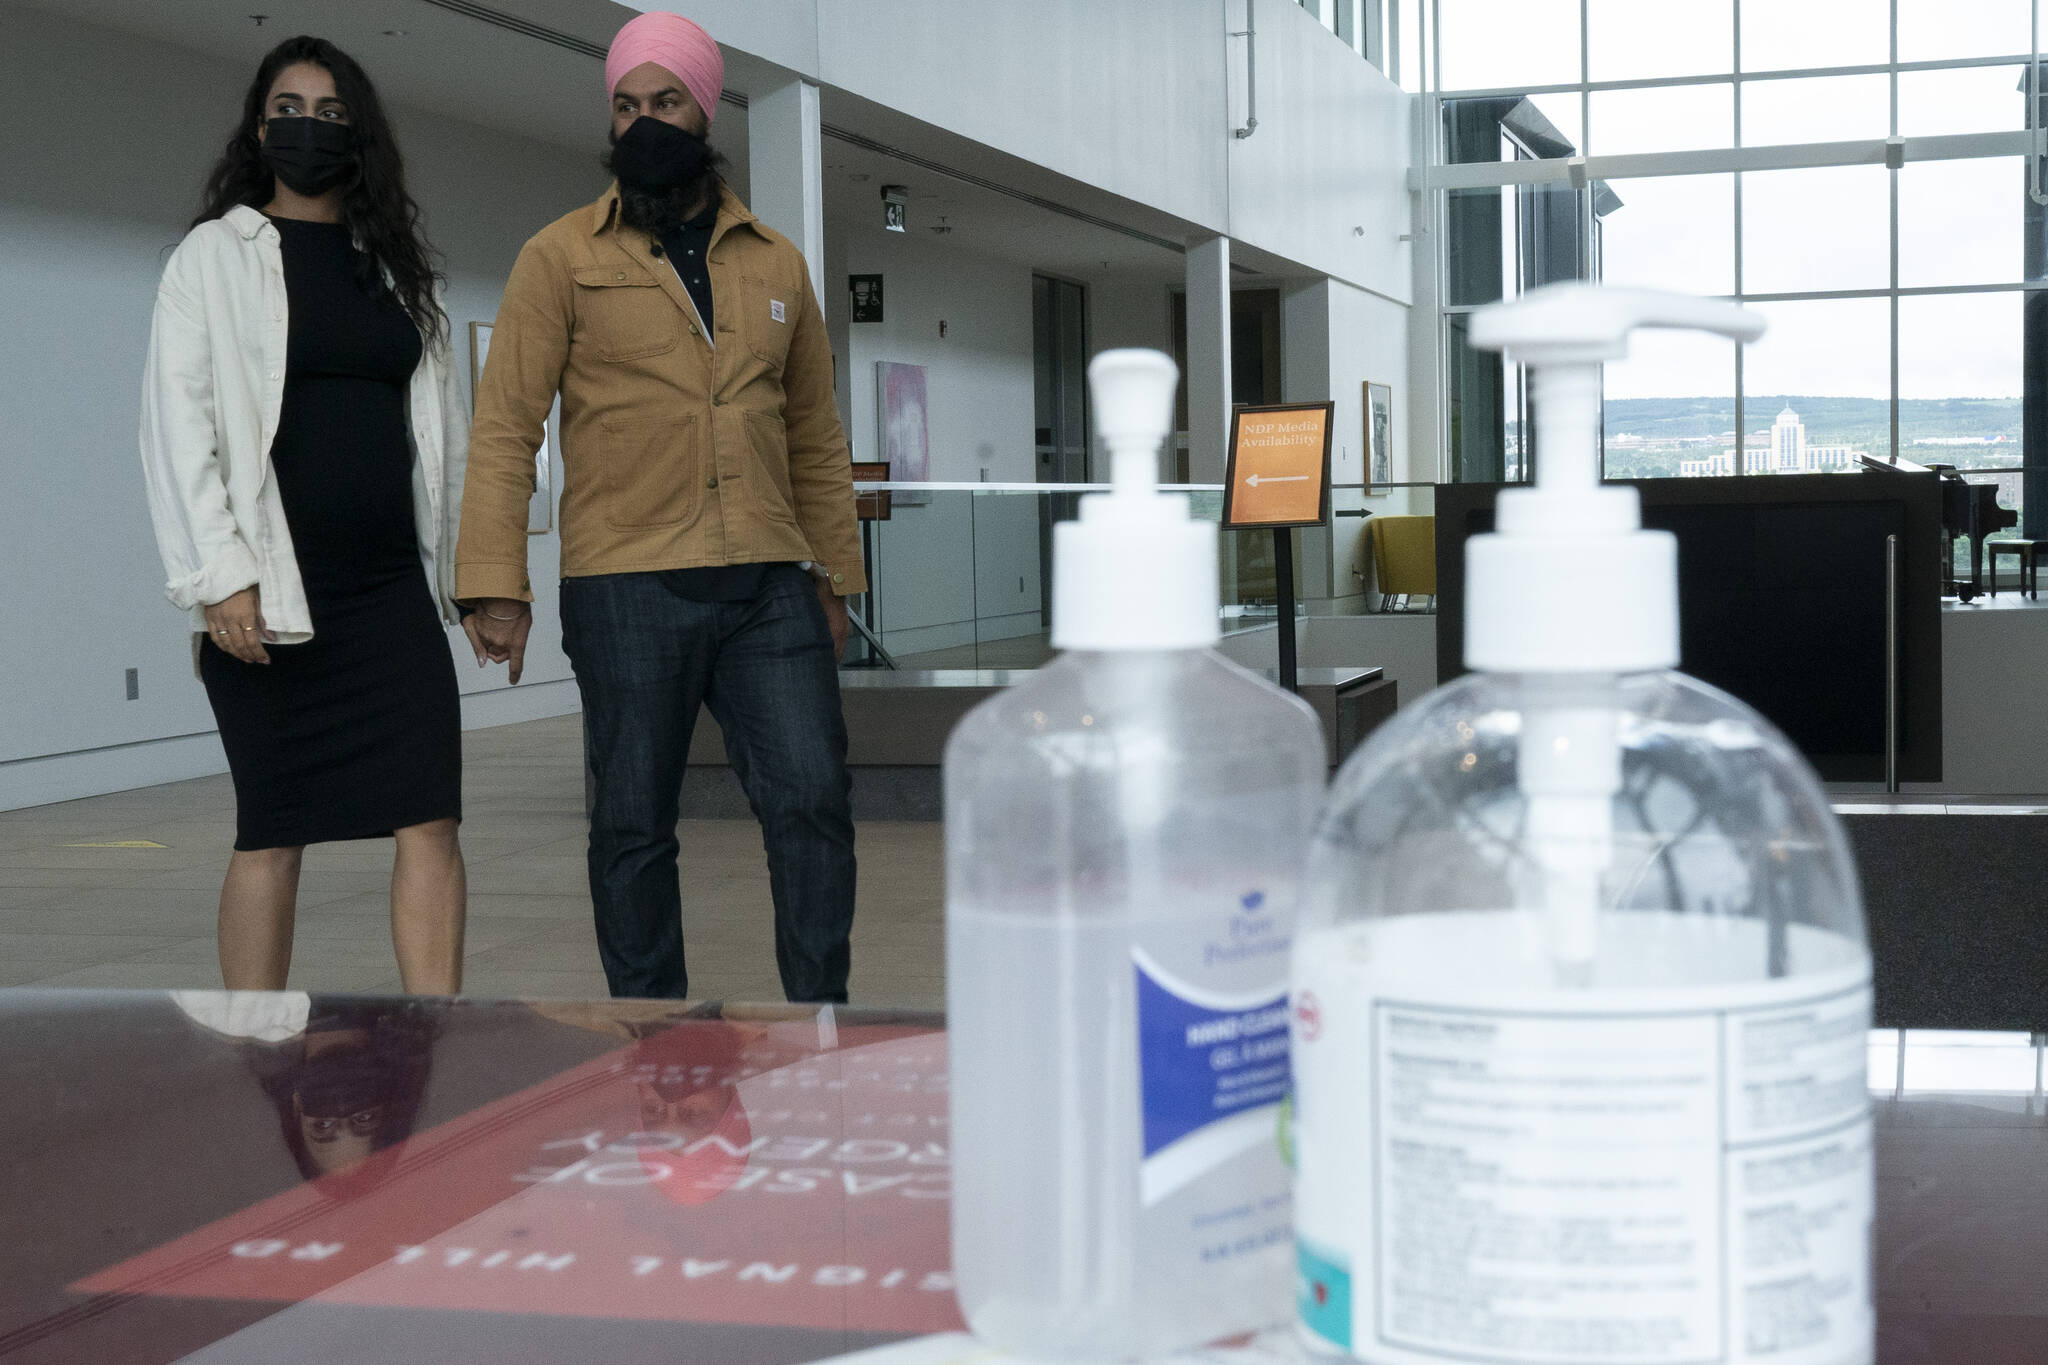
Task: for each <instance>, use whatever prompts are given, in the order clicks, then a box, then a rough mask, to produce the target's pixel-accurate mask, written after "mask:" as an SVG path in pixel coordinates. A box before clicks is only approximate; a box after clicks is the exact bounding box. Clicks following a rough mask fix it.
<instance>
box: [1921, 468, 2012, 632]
mask: <svg viewBox="0 0 2048 1365" xmlns="http://www.w3.org/2000/svg"><path fill="white" fill-rule="evenodd" d="M1927 468H1928V469H1931V470H1933V471H1934V472H1935V474H1936V475H1937V476H1939V477H1940V479H1941V541H1942V544H1941V549H1942V554H1941V595H1942V596H1943V597H1954V598H1958V599H1960V600H1962V601H1964V602H1968V601H1970V600H1971V599H1972V598H1974V597H1976V596H1977V594H1978V593H1981V592H1983V591H1984V539H1985V537H1987V536H1989V535H1990V534H1991V533H1992V532H1993V531H2003V530H2005V529H2006V528H2008V527H2011V526H2017V525H2019V523H2020V514H2019V513H2018V512H2015V511H2012V510H2011V509H2010V508H2005V507H2000V506H1999V505H1998V489H1997V487H1996V485H1993V484H1988V483H1969V482H1967V481H1966V480H1964V478H1963V476H1962V475H1961V474H1959V473H1957V472H1956V467H1955V466H1954V465H1946V464H1931V465H1928V466H1927ZM1957 536H1968V537H1969V538H1970V581H1969V582H1968V583H1958V582H1957V581H1956V554H1955V543H1956V537H1957Z"/></svg>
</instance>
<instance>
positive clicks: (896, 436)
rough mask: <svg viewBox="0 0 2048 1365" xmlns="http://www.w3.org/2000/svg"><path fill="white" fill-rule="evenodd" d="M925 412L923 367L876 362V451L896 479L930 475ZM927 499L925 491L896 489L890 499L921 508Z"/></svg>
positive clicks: (912, 479) (925, 478)
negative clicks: (910, 491)
mask: <svg viewBox="0 0 2048 1365" xmlns="http://www.w3.org/2000/svg"><path fill="white" fill-rule="evenodd" d="M925 412H926V392H925V371H924V366H922V365H902V364H898V363H897V362H896V361H893V360H878V361H876V362H875V421H876V425H877V426H878V427H879V428H880V430H879V431H877V432H876V436H877V438H878V439H877V441H876V445H877V446H878V447H879V448H880V449H879V450H878V452H877V453H878V454H879V455H880V456H881V457H882V462H883V463H885V464H887V465H888V466H889V468H890V469H891V470H892V471H894V472H893V475H892V477H893V478H894V479H896V480H897V481H899V482H902V483H926V482H929V481H930V479H931V477H932V447H931V432H930V427H929V425H928V424H927V422H926V420H925ZM930 498H931V494H929V493H903V492H899V493H897V494H896V496H895V498H894V501H895V502H896V503H897V504H898V505H900V506H904V507H922V506H924V505H925V503H926V502H927V501H928V500H929V499H930Z"/></svg>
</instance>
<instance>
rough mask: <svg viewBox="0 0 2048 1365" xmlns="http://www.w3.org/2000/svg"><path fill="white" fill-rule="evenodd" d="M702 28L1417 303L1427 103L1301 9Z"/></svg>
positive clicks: (1162, 1)
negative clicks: (1412, 199)
mask: <svg viewBox="0 0 2048 1365" xmlns="http://www.w3.org/2000/svg"><path fill="white" fill-rule="evenodd" d="M630 3H631V5H632V7H633V8H637V9H658V8H662V7H663V6H664V5H665V4H666V3H667V0H630ZM1248 6H1249V7H1250V8H1249V13H1250V14H1251V15H1252V17H1253V19H1254V20H1255V22H1256V25H1257V28H1258V39H1257V44H1256V51H1257V78H1256V79H1257V97H1258V118H1259V127H1258V130H1257V131H1256V132H1255V133H1254V134H1253V136H1251V137H1249V138H1245V139H1242V140H1240V139H1237V138H1233V137H1232V136H1231V130H1232V129H1233V128H1236V127H1238V126H1239V125H1240V124H1241V123H1242V121H1243V118H1244V102H1245V88H1244V80H1245V71H1246V51H1245V43H1244V40H1243V39H1241V38H1233V37H1231V36H1230V34H1231V33H1233V32H1236V31H1239V30H1242V29H1243V28H1244V27H1245V23H1246V16H1247V13H1248V8H1247V7H1248ZM691 17H692V18H694V19H696V20H697V21H698V22H700V23H702V24H703V25H704V26H705V27H706V28H708V29H709V30H710V31H711V32H712V33H713V34H715V35H716V36H717V37H718V39H719V41H720V42H721V43H723V44H725V45H726V47H727V48H728V50H729V51H732V50H736V51H738V52H741V53H744V54H747V55H748V56H749V57H758V58H761V59H763V60H765V61H768V62H772V63H775V64H777V65H780V66H783V67H787V68H788V69H790V70H792V71H796V72H799V73H801V74H803V75H806V76H809V77H810V78H812V79H814V80H817V81H819V82H821V83H822V84H824V85H826V86H829V87H836V88H837V89H838V90H841V91H844V92H846V93H848V94H851V95H854V96H857V97H859V98H860V99H863V100H867V101H871V102H872V103H874V104H876V105H879V106H881V107H882V108H884V109H887V110H892V111H896V112H897V113H900V114H902V115H906V116H908V117H909V118H911V119H915V120H918V121H920V122H922V123H925V124H929V125H931V126H932V127H935V128H941V129H945V130H946V131H947V132H948V133H951V134H955V135H957V136H959V137H962V138H965V139H968V140H970V141H972V142H976V143H980V144H982V145H983V146H985V147H988V148H992V149H994V150H995V151H997V152H999V153H1003V154H1005V155H1007V156H1011V157H1016V158H1018V159H1020V160H1022V161H1024V162H1027V163H1030V164H1032V165H1036V166H1042V167H1045V168H1047V169H1049V170H1052V171H1055V172H1057V173H1058V174H1060V175H1062V176H1066V177H1068V178H1070V179H1072V180H1074V181H1078V182H1080V183H1081V184H1084V185H1088V186H1093V187H1095V188H1098V189H1101V190H1104V191H1107V192H1109V193H1111V194H1114V195H1119V196H1121V197H1123V198H1125V199H1128V200H1131V201H1134V202H1135V203H1138V204H1142V205H1146V206H1148V207H1149V208H1152V209H1156V210H1160V211H1162V212H1164V213H1167V214H1170V215H1172V216H1174V217H1176V218H1179V219H1181V220H1183V222H1184V223H1186V224H1187V225H1189V226H1191V227H1194V228H1198V229H1201V230H1203V231H1206V232H1209V233H1218V234H1222V235H1224V236H1228V237H1230V238H1232V239H1233V240H1235V241H1238V242H1242V243H1245V244H1247V245H1249V246H1253V247H1257V248H1259V249H1261V250H1264V251H1268V252H1271V253H1273V254H1275V255H1279V256H1283V257H1286V258H1287V259H1289V260H1292V261H1296V262H1299V263H1300V264H1301V265H1303V266H1305V267H1307V268H1309V269H1312V270H1315V271H1319V272H1324V273H1328V274H1331V275H1335V276H1336V277H1338V278H1340V279H1344V280H1348V281H1349V282H1351V283H1353V284H1356V285H1359V286H1361V287H1364V288H1367V289H1371V290H1375V291H1377V292H1379V293H1382V294H1384V295H1386V296H1387V297H1389V298H1392V299H1397V300H1403V301H1405V300H1407V299H1408V298H1409V297H1410V290H1411V287H1412V286H1411V279H1410V264H1409V262H1410V256H1409V249H1408V244H1407V243H1404V242H1402V241H1401V240H1400V238H1401V236H1402V234H1404V233H1407V232H1408V231H1409V227H1408V214H1409V207H1408V203H1409V200H1408V193H1407V189H1406V174H1407V167H1408V146H1409V139H1410V119H1409V109H1410V105H1411V100H1410V99H1409V97H1408V96H1406V95H1403V94H1402V93H1401V91H1400V90H1399V88H1398V87H1397V86H1395V85H1394V84H1393V83H1392V82H1390V81H1388V80H1387V79H1386V78H1385V77H1384V76H1382V75H1381V74H1380V73H1379V72H1378V71H1377V70H1375V69H1373V68H1372V67H1371V66H1368V65H1367V64H1366V63H1365V62H1364V61H1363V60H1361V59H1360V58H1359V56H1358V55H1357V54H1356V53H1355V52H1353V51H1351V49H1350V48H1348V47H1346V46H1345V45H1344V44H1343V43H1341V42H1339V41H1338V40H1337V38H1336V37H1335V35H1333V34H1332V33H1330V31H1329V30H1327V29H1325V28H1324V27H1323V26H1322V25H1321V24H1319V23H1317V22H1316V20H1315V19H1314V17H1313V16H1311V15H1309V14H1308V13H1307V12H1305V11H1304V10H1302V8H1301V7H1300V6H1299V5H1298V4H1296V3H1294V0H1038V3H1034V4H1029V5H1014V4H1005V5H934V4H931V3H929V0H861V3H859V4H851V3H847V2H846V0H768V3H761V0H697V3H695V4H694V5H693V6H692V7H691ZM828 107H829V100H828ZM1304 202H1309V203H1313V204H1314V205H1315V209H1314V211H1313V212H1310V213H1304V212H1303V211H1302V208H1303V204H1304Z"/></svg>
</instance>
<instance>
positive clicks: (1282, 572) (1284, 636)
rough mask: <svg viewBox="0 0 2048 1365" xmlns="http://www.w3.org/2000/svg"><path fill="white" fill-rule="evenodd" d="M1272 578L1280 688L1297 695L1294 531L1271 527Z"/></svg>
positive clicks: (1285, 527)
mask: <svg viewBox="0 0 2048 1365" xmlns="http://www.w3.org/2000/svg"><path fill="white" fill-rule="evenodd" d="M1273 576H1274V578H1275V579H1276V580H1277V582H1276V590H1275V592H1274V594H1273V596H1274V600H1275V601H1277V602H1278V603H1279V604H1280V623H1279V624H1280V685H1281V686H1282V687H1284V688H1286V689H1287V690H1288V691H1289V692H1298V691H1299V690H1300V689H1299V688H1298V687H1297V686H1296V685H1295V684H1296V682H1297V681H1298V680H1299V670H1297V669H1296V668H1295V660H1294V528H1293V527H1291V526H1276V527H1274V528H1273Z"/></svg>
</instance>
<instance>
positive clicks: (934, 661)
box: [847, 483, 1434, 669]
mask: <svg viewBox="0 0 2048 1365" xmlns="http://www.w3.org/2000/svg"><path fill="white" fill-rule="evenodd" d="M1107 487H1108V486H1107V485H1106V484H1012V483H880V484H862V485H861V494H862V501H863V503H864V504H866V509H865V515H864V519H863V520H862V522H861V538H862V546H863V552H864V556H865V559H866V568H867V573H868V581H869V583H870V585H871V587H870V591H869V592H868V593H867V594H866V595H865V596H864V597H859V598H855V599H854V600H853V602H852V603H851V605H852V607H853V610H854V613H855V615H856V616H857V618H858V620H859V629H857V630H856V632H855V639H854V640H853V641H852V642H850V644H849V647H848V650H847V664H848V666H849V667H889V666H894V667H897V668H903V669H937V668H1035V667H1037V666H1038V665H1039V664H1041V663H1044V662H1045V661H1046V660H1047V659H1048V658H1050V657H1051V655H1052V647H1051V644H1050V639H1049V637H1050V631H1051V606H1052V530H1053V527H1054V526H1056V525H1058V524H1059V523H1060V522H1062V521H1068V520H1071V519H1073V518H1074V517H1076V516H1078V515H1079V509H1080V500H1081V497H1082V495H1083V494H1085V493H1089V492H1099V491H1106V490H1107ZM1169 487H1170V488H1172V489H1173V490H1175V491H1179V492H1184V493H1187V494H1188V495H1189V500H1190V502H1191V504H1192V507H1193V511H1194V514H1195V515H1196V516H1197V517H1200V518H1202V519H1204V520H1208V521H1219V520H1220V519H1221V517H1222V511H1223V489H1222V488H1221V487H1220V486H1219V485H1215V484H1180V485H1170V486H1169ZM1433 502H1434V499H1433V497H1432V495H1431V489H1430V488H1429V486H1428V485H1415V486H1401V487H1394V488H1381V489H1375V490H1372V492H1371V493H1370V494H1368V493H1367V491H1366V490H1365V489H1363V488H1360V487H1358V486H1355V485H1354V486H1350V487H1342V486H1340V487H1336V488H1333V489H1332V490H1331V507H1332V515H1331V518H1330V523H1329V524H1328V525H1326V526H1320V527H1307V528H1304V529H1302V530H1299V531H1296V532H1294V536H1295V551H1294V566H1295V568H1294V578H1295V602H1296V608H1297V611H1298V612H1299V614H1301V615H1303V616H1318V615H1333V614H1348V613H1354V612H1363V611H1367V610H1371V609H1372V608H1373V607H1375V606H1376V605H1378V604H1377V602H1376V601H1374V600H1372V599H1371V598H1370V597H1368V595H1367V594H1366V592H1365V584H1364V583H1363V582H1362V581H1361V579H1360V578H1359V576H1358V570H1359V569H1361V568H1363V567H1364V557H1363V555H1364V552H1363V548H1362V547H1363V541H1364V528H1365V525H1366V523H1367V521H1368V520H1369V519H1370V518H1371V517H1372V516H1373V515H1388V514H1393V513H1401V512H1409V513H1413V512H1421V513H1425V514H1426V513H1428V512H1430V511H1432V510H1433ZM1220 551H1221V553H1220V555H1219V571H1220V572H1219V582H1218V597H1219V599H1220V601H1221V603H1222V615H1223V620H1222V625H1223V628H1224V630H1226V631H1230V630H1242V629H1257V628H1259V627H1261V626H1269V625H1271V624H1272V622H1273V621H1274V620H1275V619H1276V617H1277V615H1278V610H1279V608H1278V601H1279V597H1280V593H1279V583H1278V578H1277V575H1276V573H1275V545H1274V533H1273V532H1272V531H1269V530H1226V531H1224V532H1223V533H1222V541H1221V545H1220Z"/></svg>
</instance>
